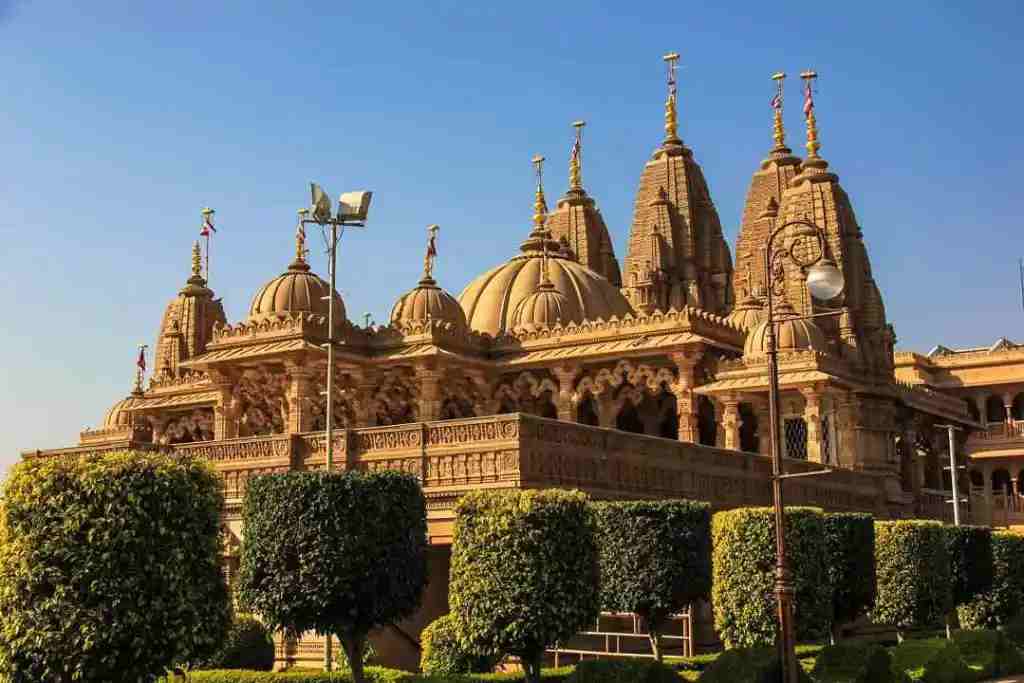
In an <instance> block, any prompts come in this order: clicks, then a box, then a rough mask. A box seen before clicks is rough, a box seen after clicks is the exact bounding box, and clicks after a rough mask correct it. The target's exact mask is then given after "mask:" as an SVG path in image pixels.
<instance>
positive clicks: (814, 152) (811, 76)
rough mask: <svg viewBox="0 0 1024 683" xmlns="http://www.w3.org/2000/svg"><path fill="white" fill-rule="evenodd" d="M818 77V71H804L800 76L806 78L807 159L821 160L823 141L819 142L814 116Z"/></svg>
mask: <svg viewBox="0 0 1024 683" xmlns="http://www.w3.org/2000/svg"><path fill="white" fill-rule="evenodd" d="M817 77H818V72H817V71H812V70H808V71H804V72H803V73H801V74H800V78H802V79H804V117H805V118H806V120H807V161H812V160H813V161H819V160H820V159H821V157H820V156H818V150H819V149H821V143H819V142H818V122H817V120H815V118H814V88H813V83H814V80H815V79H816V78H817Z"/></svg>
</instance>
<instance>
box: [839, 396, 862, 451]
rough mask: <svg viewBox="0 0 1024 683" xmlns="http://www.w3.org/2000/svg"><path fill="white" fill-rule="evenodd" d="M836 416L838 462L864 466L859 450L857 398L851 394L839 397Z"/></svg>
mask: <svg viewBox="0 0 1024 683" xmlns="http://www.w3.org/2000/svg"><path fill="white" fill-rule="evenodd" d="M836 416H837V418H838V421H839V428H838V430H837V431H838V436H839V443H838V444H837V446H838V448H837V449H836V462H838V463H839V464H840V465H843V466H845V467H850V468H859V467H861V466H863V464H864V463H863V461H862V458H861V456H860V455H859V453H858V452H857V436H858V434H857V399H856V397H854V396H853V395H851V394H844V395H842V396H840V397H839V398H838V399H837V408H836Z"/></svg>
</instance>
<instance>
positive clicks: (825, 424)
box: [821, 415, 832, 464]
mask: <svg viewBox="0 0 1024 683" xmlns="http://www.w3.org/2000/svg"><path fill="white" fill-rule="evenodd" d="M829 422H830V420H829V419H828V415H823V416H822V418H821V460H822V462H824V463H826V464H831V462H832V430H831V429H829V427H831V425H830V424H829Z"/></svg>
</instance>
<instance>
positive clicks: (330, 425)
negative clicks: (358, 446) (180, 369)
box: [324, 222, 338, 671]
mask: <svg viewBox="0 0 1024 683" xmlns="http://www.w3.org/2000/svg"><path fill="white" fill-rule="evenodd" d="M337 263H338V224H337V223H334V222H332V223H331V244H330V264H329V270H330V276H331V291H330V295H329V297H330V298H329V299H328V301H327V410H326V424H325V425H324V427H325V428H326V431H327V471H328V472H330V471H331V470H332V469H333V468H334V287H335V284H336V281H335V271H336V270H337V268H336V266H337ZM333 668H334V643H333V639H332V637H331V634H330V633H329V632H328V633H327V634H326V638H325V639H324V670H325V671H331V670H333Z"/></svg>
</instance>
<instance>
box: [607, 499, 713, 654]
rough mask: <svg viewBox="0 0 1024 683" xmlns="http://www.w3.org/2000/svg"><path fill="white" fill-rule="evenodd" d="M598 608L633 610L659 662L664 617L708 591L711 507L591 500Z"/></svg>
mask: <svg viewBox="0 0 1024 683" xmlns="http://www.w3.org/2000/svg"><path fill="white" fill-rule="evenodd" d="M593 509H594V517H595V519H596V521H597V547H598V552H599V555H600V565H601V607H602V608H603V609H605V610H608V611H612V612H635V613H636V614H639V615H640V616H641V617H642V618H643V620H644V622H645V623H646V624H647V628H648V633H649V636H650V640H651V648H652V650H653V652H654V654H655V657H656V658H657V659H658V660H659V661H661V658H662V657H661V646H660V634H661V630H662V628H663V627H664V623H665V621H666V619H668V618H669V617H670V616H671V615H672V614H675V613H678V612H680V611H682V609H683V608H685V607H686V606H687V605H689V604H690V603H692V602H694V601H696V600H698V599H701V598H703V599H708V598H709V597H710V593H711V508H710V506H709V505H708V504H707V503H698V502H695V501H690V500H669V501H641V502H615V503H595V504H594V506H593Z"/></svg>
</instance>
